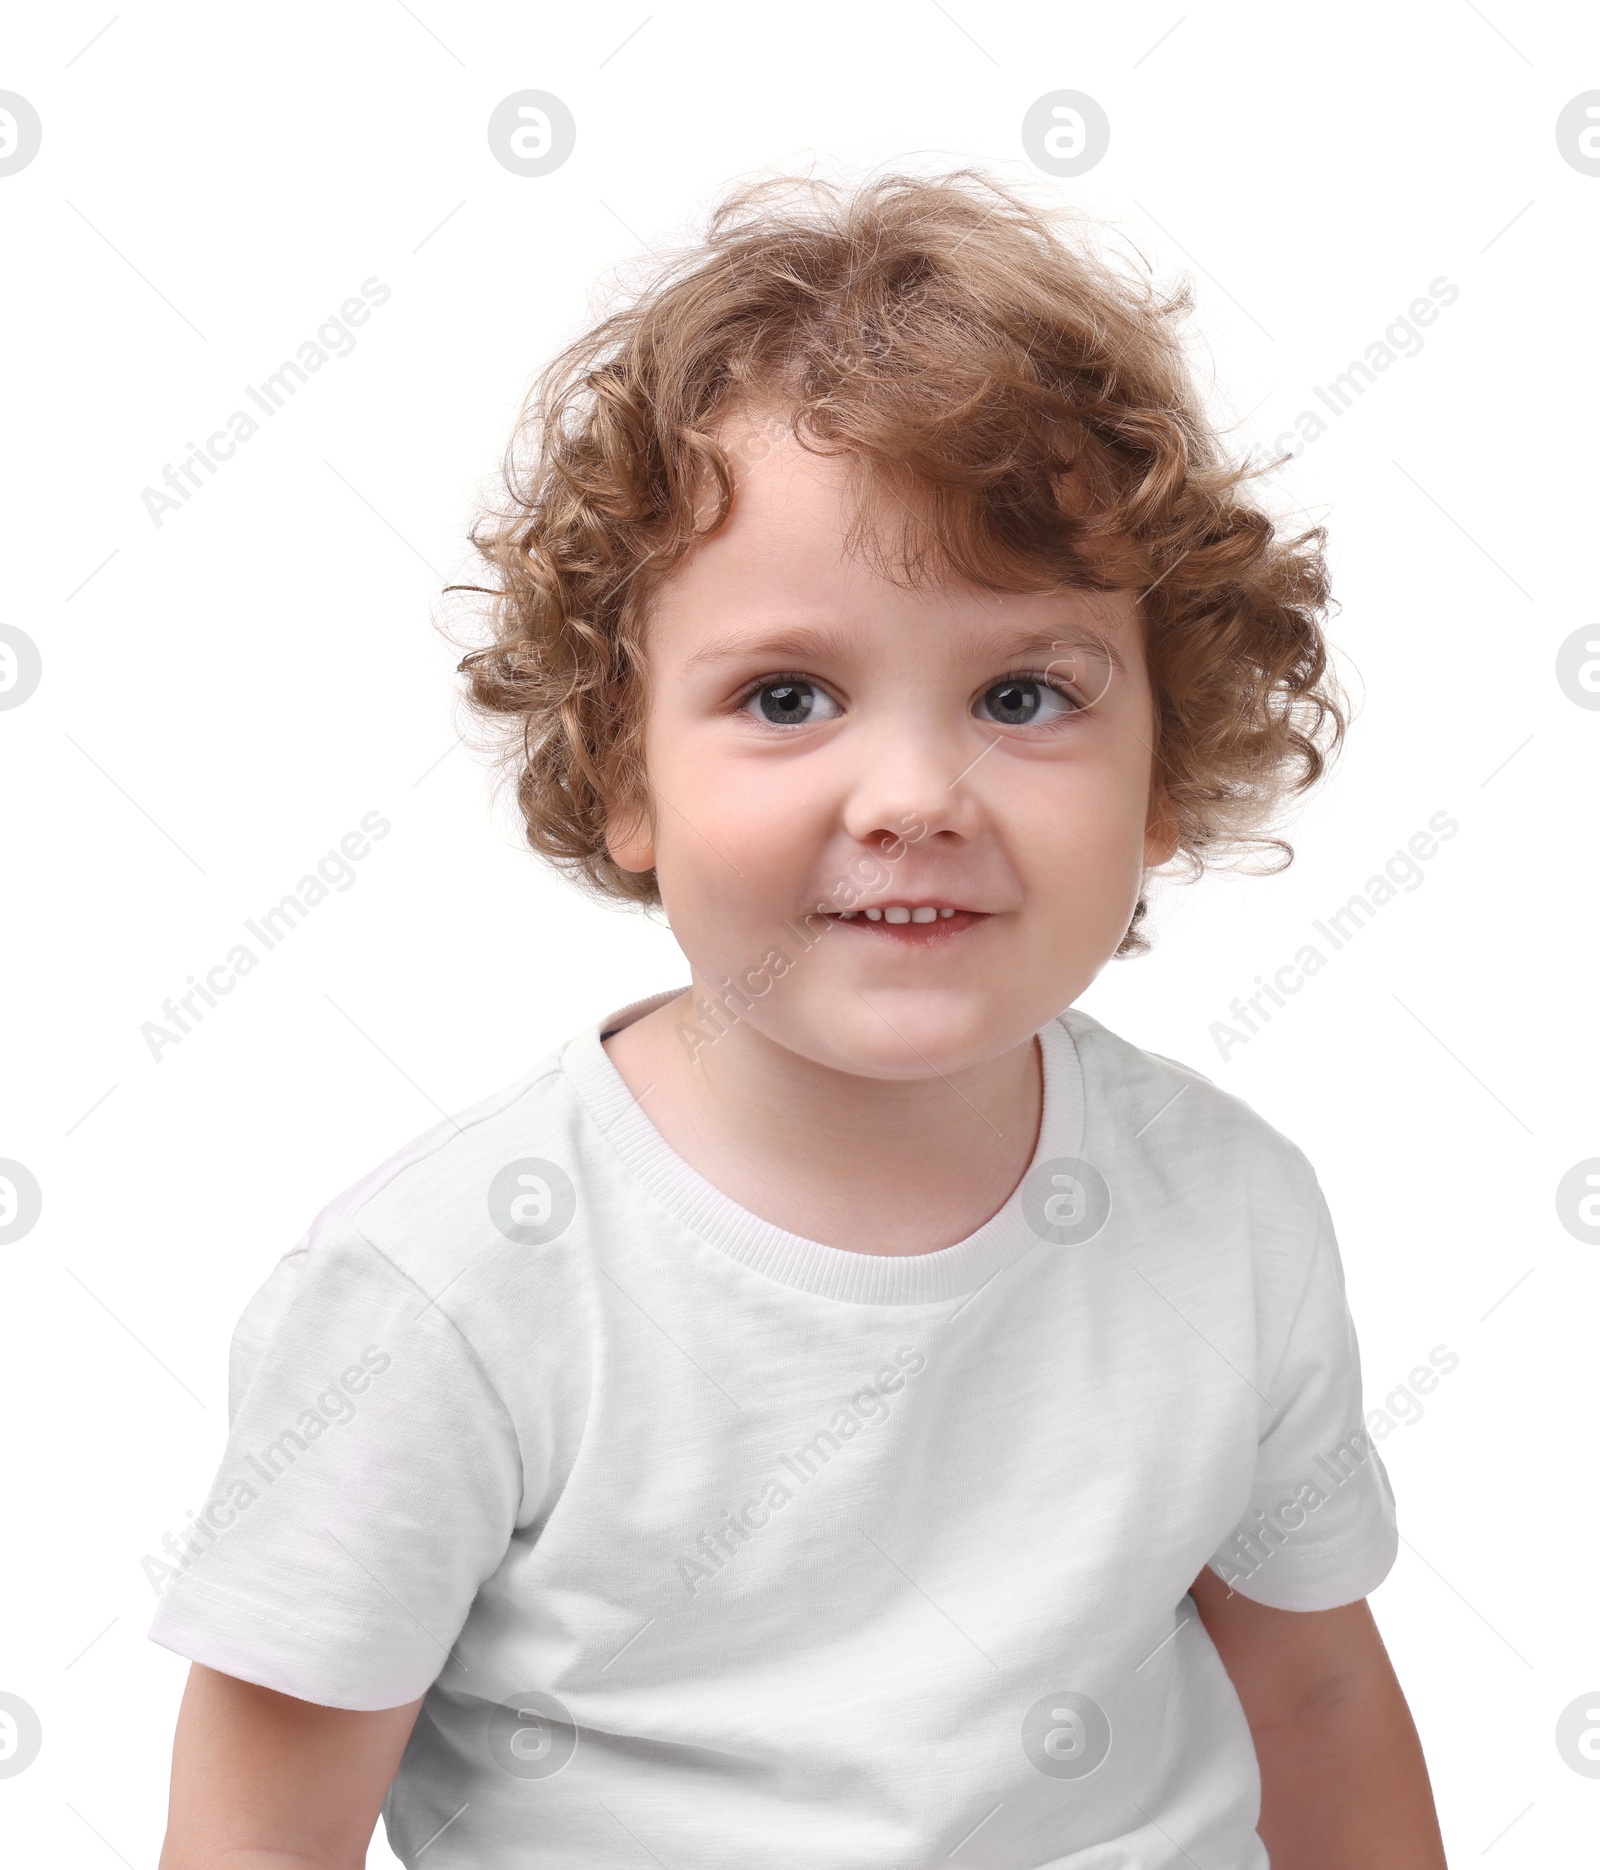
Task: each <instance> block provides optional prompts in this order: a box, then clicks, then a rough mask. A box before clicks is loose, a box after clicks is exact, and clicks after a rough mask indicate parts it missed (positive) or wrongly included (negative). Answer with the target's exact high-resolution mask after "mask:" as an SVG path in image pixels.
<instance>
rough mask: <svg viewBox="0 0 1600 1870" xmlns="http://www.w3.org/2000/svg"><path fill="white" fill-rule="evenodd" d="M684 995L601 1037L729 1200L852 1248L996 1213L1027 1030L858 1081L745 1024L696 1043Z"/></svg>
mask: <svg viewBox="0 0 1600 1870" xmlns="http://www.w3.org/2000/svg"><path fill="white" fill-rule="evenodd" d="M688 1004H689V1002H688V999H687V997H686V996H685V997H683V998H679V999H675V1000H669V1001H668V1002H667V1003H666V1005H665V1006H661V1007H658V1008H657V1009H656V1010H655V1011H654V1012H653V1013H647V1014H646V1015H645V1016H644V1017H643V1018H641V1019H638V1020H635V1021H634V1022H633V1023H632V1024H631V1025H629V1026H626V1027H624V1028H623V1030H622V1031H621V1032H618V1033H616V1034H615V1035H613V1037H612V1038H610V1039H608V1040H607V1041H606V1042H605V1049H606V1054H607V1056H608V1057H609V1058H610V1060H611V1062H612V1064H613V1065H614V1066H615V1067H616V1069H617V1071H618V1073H619V1074H620V1076H621V1077H622V1079H623V1082H624V1083H625V1084H626V1085H627V1086H628V1088H629V1090H631V1091H632V1092H633V1093H634V1095H635V1096H636V1097H637V1098H638V1099H639V1104H640V1108H641V1109H642V1110H643V1112H644V1114H645V1115H646V1116H647V1117H648V1118H649V1119H650V1121H651V1122H652V1123H653V1124H654V1125H655V1127H656V1129H657V1130H658V1131H660V1133H661V1135H662V1136H663V1137H664V1138H665V1139H666V1141H667V1143H668V1144H669V1145H670V1146H671V1147H672V1149H673V1150H675V1151H676V1152H677V1154H678V1155H680V1156H681V1157H683V1159H684V1160H685V1161H686V1162H687V1163H689V1165H690V1166H691V1167H692V1168H694V1169H696V1170H698V1172H699V1173H700V1174H701V1175H703V1176H704V1177H705V1178H706V1180H707V1181H709V1182H710V1183H712V1184H713V1186H714V1187H716V1188H718V1189H720V1190H721V1191H722V1192H723V1193H724V1194H725V1195H727V1196H728V1197H729V1198H730V1199H731V1200H733V1201H735V1202H737V1203H738V1204H739V1206H740V1207H742V1208H746V1209H748V1210H749V1211H750V1212H751V1213H753V1214H757V1215H759V1216H760V1217H761V1218H762V1219H763V1220H766V1221H771V1222H773V1223H774V1224H775V1225H777V1226H779V1227H783V1228H786V1229H787V1230H788V1231H789V1232H790V1233H794V1234H800V1235H802V1236H803V1237H805V1238H806V1239H808V1240H816V1241H820V1242H822V1244H823V1245H825V1246H833V1247H842V1248H844V1249H846V1250H847V1251H850V1252H854V1253H883V1254H907V1253H931V1252H935V1251H937V1250H938V1249H939V1248H941V1247H948V1246H953V1245H955V1243H956V1242H957V1241H960V1240H964V1239H966V1238H967V1236H968V1235H969V1234H972V1233H975V1232H976V1231H977V1230H978V1228H980V1227H981V1226H983V1224H984V1223H985V1222H986V1221H987V1220H989V1219H990V1218H991V1217H992V1216H993V1215H995V1214H996V1213H998V1211H999V1210H1000V1208H1002V1207H1003V1206H1004V1205H1005V1202H1006V1200H1007V1199H1008V1197H1009V1196H1010V1194H1011V1192H1012V1190H1013V1189H1014V1188H1015V1187H1016V1185H1017V1183H1018V1182H1019V1181H1020V1180H1021V1179H1022V1176H1023V1175H1024V1173H1025V1172H1026V1170H1027V1167H1028V1164H1029V1163H1030V1162H1031V1161H1032V1159H1033V1154H1034V1149H1035V1147H1036V1144H1037V1141H1038V1135H1039V1123H1040V1117H1041V1113H1042V1109H1043V1064H1042V1059H1041V1056H1040V1050H1039V1043H1038V1041H1037V1039H1029V1040H1028V1041H1026V1042H1025V1043H1024V1044H1022V1045H1019V1046H1014V1047H1013V1048H1011V1049H1010V1050H1009V1051H1007V1052H1005V1053H1003V1054H1001V1056H1000V1057H998V1058H995V1059H991V1060H988V1061H986V1062H985V1063H984V1064H982V1065H978V1066H973V1067H970V1068H968V1069H966V1070H963V1071H961V1072H958V1073H953V1074H950V1075H947V1076H943V1077H941V1076H932V1077H921V1078H915V1079H883V1078H867V1077H862V1076H859V1075H857V1074H854V1073H847V1072H840V1071H835V1070H832V1069H830V1068H829V1067H827V1066H825V1065H820V1064H818V1063H817V1062H816V1061H815V1060H812V1059H808V1058H805V1057H803V1056H801V1055H800V1054H798V1053H796V1052H792V1051H790V1050H788V1049H787V1048H785V1047H783V1046H781V1045H778V1044H776V1043H775V1042H774V1041H772V1040H771V1039H768V1038H767V1037H765V1036H764V1035H763V1034H761V1033H759V1032H757V1031H755V1030H754V1029H753V1028H752V1027H751V1026H750V1025H749V1024H748V1022H746V1023H744V1024H742V1025H739V1026H735V1027H733V1028H732V1029H731V1030H729V1031H728V1032H726V1033H724V1034H723V1035H722V1036H721V1037H720V1038H719V1039H718V1040H717V1042H716V1043H715V1044H713V1045H706V1046H702V1047H699V1048H697V1051H696V1056H695V1058H694V1059H693V1061H692V1062H691V1060H690V1059H689V1057H688V1055H687V1053H686V1051H685V1050H684V1047H683V1045H682V1043H681V1039H680V1036H679V1033H678V1028H679V1026H680V1025H681V1024H682V1022H683V1021H684V1019H685V1016H686V1009H687V1007H688Z"/></svg>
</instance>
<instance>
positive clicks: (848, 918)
mask: <svg viewBox="0 0 1600 1870" xmlns="http://www.w3.org/2000/svg"><path fill="white" fill-rule="evenodd" d="M828 920H829V921H830V922H837V923H839V924H840V925H841V927H844V928H849V929H857V930H859V931H860V932H861V933H862V934H865V935H872V936H876V937H877V938H878V939H879V940H888V941H900V942H910V943H914V944H917V945H919V946H920V945H923V944H925V943H928V942H935V941H944V940H947V939H948V938H949V937H951V936H953V935H960V934H964V933H965V932H966V930H968V929H971V928H976V927H977V926H978V924H979V923H980V922H987V921H988V920H989V916H988V913H987V912H986V911H984V910H981V909H959V908H957V907H956V905H955V904H953V903H937V902H933V903H930V902H921V903H874V904H873V905H872V906H871V907H870V908H866V909H841V910H838V911H836V912H834V913H833V914H831V915H830V916H829V918H828Z"/></svg>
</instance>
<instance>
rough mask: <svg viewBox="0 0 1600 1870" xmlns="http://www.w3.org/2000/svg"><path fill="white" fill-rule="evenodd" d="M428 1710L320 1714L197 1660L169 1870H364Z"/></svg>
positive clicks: (187, 1698)
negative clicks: (420, 1713) (388, 1797)
mask: <svg viewBox="0 0 1600 1870" xmlns="http://www.w3.org/2000/svg"><path fill="white" fill-rule="evenodd" d="M421 1706H422V1703H421V1702H420V1701H413V1702H410V1703H409V1704H408V1705H407V1706H405V1707H403V1708H384V1709H382V1710H380V1711H379V1712H377V1713H373V1714H364V1713H353V1712H351V1711H350V1710H349V1709H346V1708H323V1707H318V1706H317V1705H316V1704H315V1703H313V1702H310V1701H296V1700H294V1699H293V1697H292V1696H289V1695H280V1694H278V1693H276V1691H274V1690H273V1689H270V1688H257V1687H256V1686H255V1685H254V1684H253V1683H251V1682H241V1681H238V1680H236V1679H235V1678H234V1677H233V1676H231V1675H220V1674H218V1672H217V1671H216V1670H215V1669H207V1668H204V1667H202V1666H201V1665H200V1664H199V1663H196V1664H195V1665H194V1666H193V1667H192V1668H191V1669H190V1671H189V1684H188V1687H187V1688H186V1689H185V1690H184V1695H183V1706H182V1708H181V1709H180V1710H179V1713H178V1730H177V1737H176V1740H175V1742H174V1745H173V1750H172V1797H171V1802H170V1805H169V1809H168V1814H167V1837H166V1843H165V1844H164V1845H163V1847H162V1851H161V1865H160V1870H362V1866H363V1865H364V1864H365V1863H366V1861H367V1845H368V1842H369V1841H370V1840H371V1837H372V1832H373V1828H374V1826H375V1825H376V1824H377V1822H378V1812H379V1809H380V1808H381V1806H382V1804H383V1801H384V1796H385V1794H386V1793H387V1792H388V1790H389V1783H390V1781H391V1780H392V1779H393V1778H394V1775H395V1770H396V1768H397V1767H398V1766H399V1764H400V1755H401V1754H402V1753H403V1752H404V1751H405V1745H406V1741H407V1739H408V1738H409V1737H410V1734H411V1729H412V1726H413V1724H414V1723H415V1721H416V1718H417V1709H418V1708H420V1707H421Z"/></svg>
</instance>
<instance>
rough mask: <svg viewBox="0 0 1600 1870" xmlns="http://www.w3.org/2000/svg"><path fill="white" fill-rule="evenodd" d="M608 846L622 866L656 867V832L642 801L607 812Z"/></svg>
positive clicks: (633, 868)
mask: <svg viewBox="0 0 1600 1870" xmlns="http://www.w3.org/2000/svg"><path fill="white" fill-rule="evenodd" d="M606 850H607V852H608V853H609V854H610V857H611V861H612V862H613V863H614V864H615V865H616V866H617V867H618V869H620V870H653V869H654V868H655V863H656V841H655V835H654V831H653V828H652V826H651V823H650V814H649V813H648V812H647V811H646V810H645V808H644V805H643V803H642V802H641V803H639V804H636V805H629V806H622V807H620V808H618V809H617V810H615V811H610V812H607V814H606Z"/></svg>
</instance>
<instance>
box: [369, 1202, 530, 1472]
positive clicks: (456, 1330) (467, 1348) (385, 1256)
mask: <svg viewBox="0 0 1600 1870" xmlns="http://www.w3.org/2000/svg"><path fill="white" fill-rule="evenodd" d="M355 1221H356V1217H355V1216H354V1215H347V1216H346V1217H345V1218H344V1220H343V1222H342V1223H341V1224H340V1229H339V1231H341V1232H344V1233H345V1234H346V1237H347V1238H349V1239H351V1240H353V1241H354V1242H355V1243H356V1244H357V1245H359V1246H362V1247H364V1248H365V1249H366V1250H367V1252H369V1253H370V1254H372V1255H373V1256H374V1257H375V1258H377V1259H379V1260H381V1261H382V1262H383V1264H384V1265H385V1266H386V1267H388V1269H389V1271H390V1272H392V1273H393V1274H394V1275H395V1277H396V1278H397V1279H400V1280H402V1281H403V1282H404V1283H405V1284H406V1285H408V1286H409V1287H410V1288H411V1290H412V1291H413V1292H416V1293H419V1294H421V1296H422V1297H423V1298H424V1299H425V1300H427V1303H426V1304H425V1305H424V1306H423V1308H422V1311H420V1312H418V1314H417V1318H416V1319H414V1320H413V1321H412V1322H413V1323H416V1322H417V1321H418V1320H420V1319H421V1318H422V1316H423V1314H424V1313H426V1312H430V1311H436V1312H437V1313H438V1314H439V1316H440V1317H441V1318H442V1319H443V1320H444V1323H445V1325H446V1326H447V1327H448V1328H449V1330H450V1331H451V1332H452V1333H453V1334H454V1336H455V1337H456V1338H457V1340H458V1341H459V1342H460V1345H461V1348H462V1350H463V1351H464V1352H465V1353H466V1355H467V1357H468V1359H469V1360H470V1361H471V1363H472V1366H473V1368H474V1369H475V1370H476V1371H477V1373H478V1375H479V1376H480V1377H481V1378H482V1380H483V1383H484V1386H485V1387H486V1388H487V1389H488V1391H489V1394H490V1395H491V1396H493V1398H494V1399H495V1401H496V1402H497V1403H498V1404H499V1405H500V1412H501V1414H502V1415H503V1416H504V1417H505V1419H506V1425H507V1426H508V1427H509V1429H510V1430H511V1439H512V1440H513V1441H514V1442H515V1443H516V1445H517V1458H518V1460H519V1461H520V1462H521V1464H522V1471H523V1473H524V1474H526V1473H527V1472H528V1451H527V1449H526V1448H524V1447H523V1445H522V1437H521V1435H520V1434H519V1433H518V1431H517V1420H516V1417H515V1416H514V1415H513V1414H512V1413H511V1408H510V1405H509V1404H508V1403H507V1402H506V1399H505V1397H504V1396H503V1395H502V1394H501V1391H500V1385H499V1384H498V1383H497V1382H496V1381H495V1380H494V1377H493V1376H492V1375H491V1374H490V1371H489V1367H488V1365H487V1364H486V1363H485V1362H484V1360H483V1358H482V1356H481V1355H480V1354H479V1351H478V1347H477V1345H475V1344H474V1343H473V1341H472V1339H471V1338H470V1337H469V1336H468V1335H467V1333H466V1332H465V1331H464V1330H463V1329H462V1328H461V1326H460V1325H459V1324H458V1323H457V1322H456V1320H455V1319H454V1318H452V1317H451V1316H450V1314H449V1313H448V1312H447V1311H446V1310H445V1308H444V1307H443V1305H441V1304H440V1303H439V1300H440V1299H442V1298H443V1297H444V1292H443V1291H441V1292H440V1293H439V1294H438V1296H437V1297H435V1296H434V1295H433V1294H431V1293H429V1292H428V1291H427V1290H426V1289H425V1288H424V1287H423V1286H421V1285H420V1284H419V1283H418V1282H417V1280H416V1279H415V1278H414V1277H413V1275H412V1274H411V1273H409V1272H407V1271H406V1269H405V1267H403V1266H402V1265H401V1264H400V1263H399V1261H397V1260H396V1259H395V1258H394V1256H393V1255H392V1254H390V1253H386V1252H385V1251H384V1250H383V1248H382V1247H380V1246H379V1245H378V1244H377V1242H376V1241H375V1240H372V1239H370V1238H369V1237H368V1236H367V1235H366V1234H364V1233H363V1232H362V1231H361V1229H360V1228H359V1227H357V1226H356V1224H355ZM446 1290H448V1284H447V1286H446Z"/></svg>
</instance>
